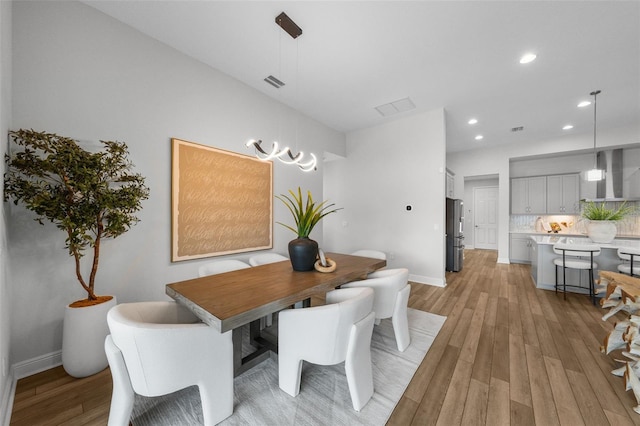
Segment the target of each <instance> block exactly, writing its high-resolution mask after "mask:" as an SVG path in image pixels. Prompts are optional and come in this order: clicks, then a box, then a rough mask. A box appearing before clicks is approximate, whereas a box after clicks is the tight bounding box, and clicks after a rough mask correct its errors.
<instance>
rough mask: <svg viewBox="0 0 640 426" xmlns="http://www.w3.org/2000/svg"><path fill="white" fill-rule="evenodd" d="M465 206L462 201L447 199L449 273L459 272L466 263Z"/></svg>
mask: <svg viewBox="0 0 640 426" xmlns="http://www.w3.org/2000/svg"><path fill="white" fill-rule="evenodd" d="M463 224H464V205H463V203H462V200H457V199H453V198H447V216H446V233H447V271H452V272H459V271H461V270H462V264H463V261H464V233H463Z"/></svg>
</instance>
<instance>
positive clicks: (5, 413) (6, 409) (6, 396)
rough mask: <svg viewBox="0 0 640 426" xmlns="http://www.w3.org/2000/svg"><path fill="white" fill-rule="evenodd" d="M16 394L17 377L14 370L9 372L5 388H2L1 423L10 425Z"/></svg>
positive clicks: (4, 425)
mask: <svg viewBox="0 0 640 426" xmlns="http://www.w3.org/2000/svg"><path fill="white" fill-rule="evenodd" d="M15 394H16V379H15V376H14V375H13V371H10V372H9V376H8V377H7V381H6V382H5V386H4V389H3V390H2V401H0V413H2V414H1V416H2V417H0V422H1V423H0V424H2V425H3V426H9V423H11V411H12V410H13V399H14V396H15Z"/></svg>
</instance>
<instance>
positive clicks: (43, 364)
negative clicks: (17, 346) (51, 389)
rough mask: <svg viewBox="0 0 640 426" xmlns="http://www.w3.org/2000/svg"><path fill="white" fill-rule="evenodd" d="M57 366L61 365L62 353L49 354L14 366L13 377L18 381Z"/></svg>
mask: <svg viewBox="0 0 640 426" xmlns="http://www.w3.org/2000/svg"><path fill="white" fill-rule="evenodd" d="M59 365H62V351H56V352H51V353H48V354H44V355H41V356H39V357H36V358H31V359H28V360H26V361H22V362H19V363H17V364H14V365H13V367H12V369H13V377H14V379H15V380H16V381H18V380H20V379H22V378H23V377H28V376H32V375H34V374H36V373H40V372H42V371H45V370H49V369H51V368H53V367H57V366H59Z"/></svg>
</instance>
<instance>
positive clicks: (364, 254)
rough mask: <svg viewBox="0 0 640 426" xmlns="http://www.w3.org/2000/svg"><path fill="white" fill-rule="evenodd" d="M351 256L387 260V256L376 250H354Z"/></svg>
mask: <svg viewBox="0 0 640 426" xmlns="http://www.w3.org/2000/svg"><path fill="white" fill-rule="evenodd" d="M351 254H352V255H353V256H362V257H372V258H374V259H382V260H387V255H386V254H384V253H383V252H381V251H378V250H356V251H354V252H353V253H351Z"/></svg>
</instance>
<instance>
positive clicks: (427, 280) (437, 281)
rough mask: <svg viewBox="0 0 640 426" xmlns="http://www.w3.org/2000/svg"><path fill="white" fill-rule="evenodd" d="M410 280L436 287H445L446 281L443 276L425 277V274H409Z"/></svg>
mask: <svg viewBox="0 0 640 426" xmlns="http://www.w3.org/2000/svg"><path fill="white" fill-rule="evenodd" d="M409 281H411V282H414V283H419V284H428V285H433V286H436V287H444V286H445V282H444V280H443V279H441V278H433V277H425V276H423V275H409Z"/></svg>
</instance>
